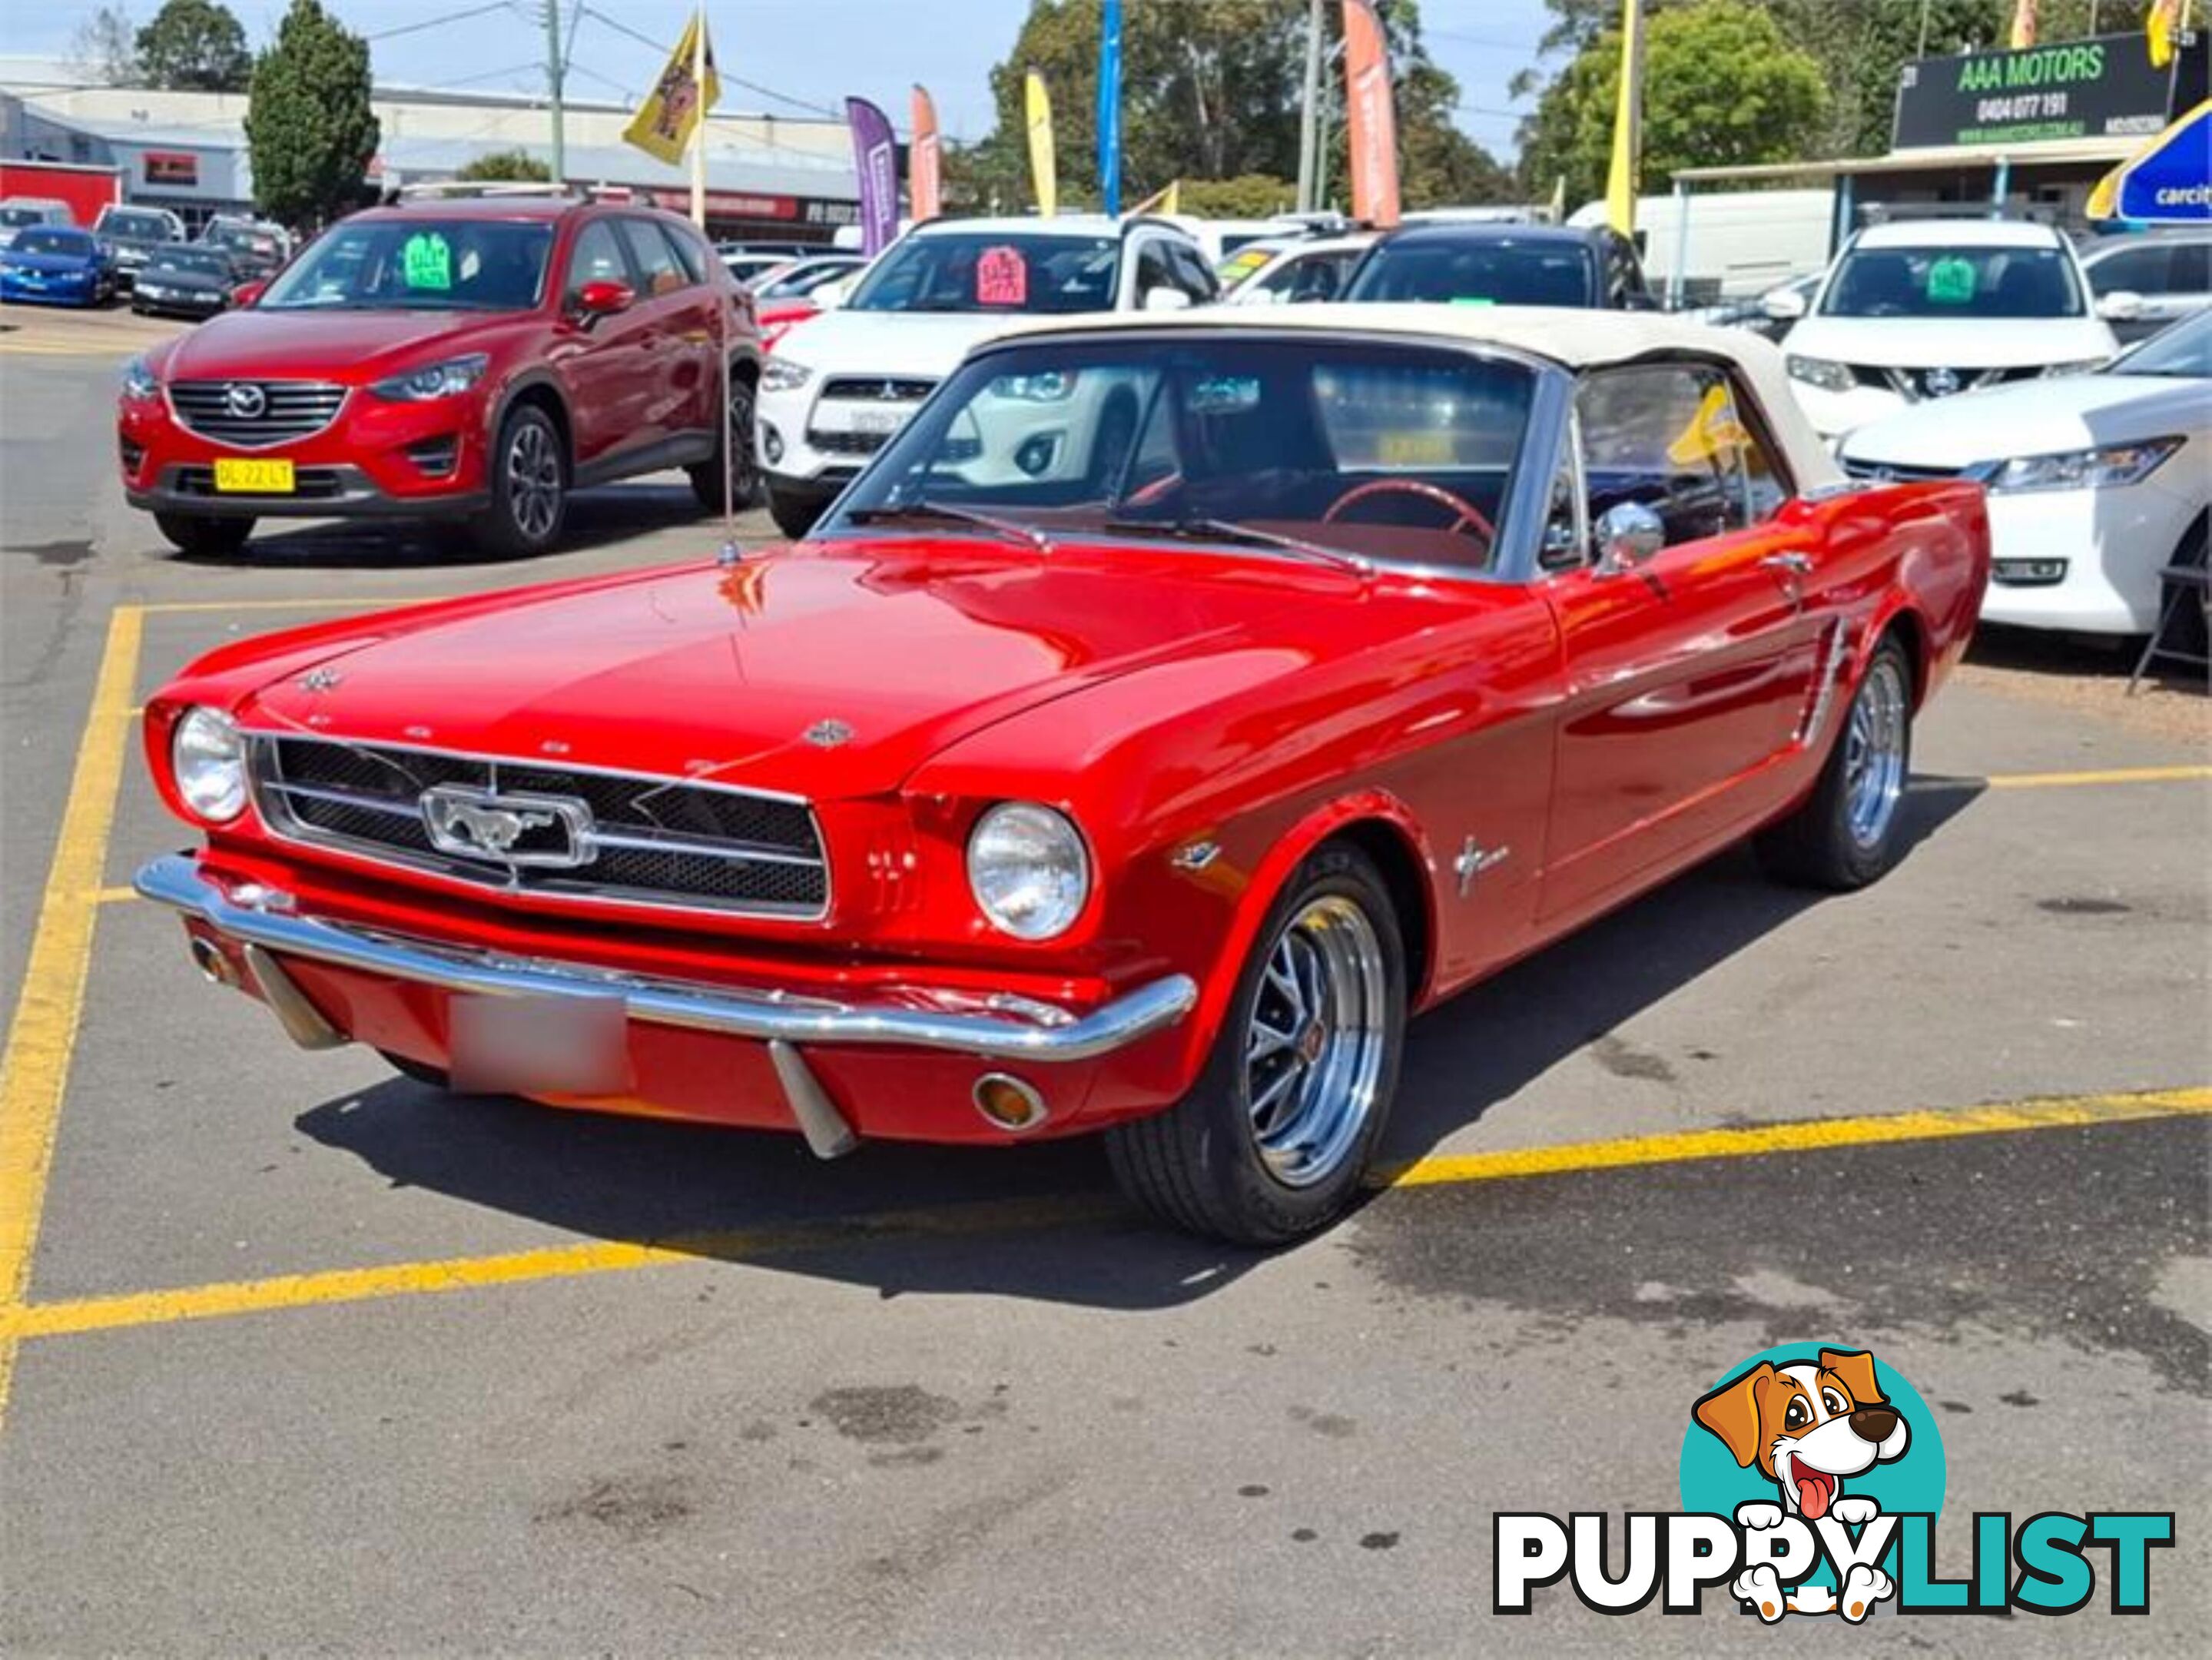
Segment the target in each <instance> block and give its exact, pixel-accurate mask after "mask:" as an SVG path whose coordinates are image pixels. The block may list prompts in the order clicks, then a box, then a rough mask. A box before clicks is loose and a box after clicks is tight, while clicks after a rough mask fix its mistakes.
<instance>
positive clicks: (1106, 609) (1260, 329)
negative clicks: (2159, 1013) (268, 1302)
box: [138, 307, 1988, 1243]
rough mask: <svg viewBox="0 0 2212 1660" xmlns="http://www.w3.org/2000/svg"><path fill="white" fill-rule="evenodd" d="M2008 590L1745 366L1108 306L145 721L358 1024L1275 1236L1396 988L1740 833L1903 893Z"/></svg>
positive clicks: (1310, 1201)
mask: <svg viewBox="0 0 2212 1660" xmlns="http://www.w3.org/2000/svg"><path fill="white" fill-rule="evenodd" d="M1987 563H1988V534H1987V527H1986V524H1985V521H1984V514H1983V507H1982V498H1981V492H1980V489H1979V488H1978V486H1976V485H1973V484H1968V483H1948V482H1947V483H1906V484H1897V485H1892V486H1886V487H1876V486H1853V485H1850V484H1847V483H1844V481H1843V480H1842V479H1841V478H1840V477H1838V474H1837V473H1836V471H1835V470H1834V469H1833V467H1832V465H1830V463H1829V460H1828V459H1827V457H1826V454H1825V453H1823V451H1822V450H1821V449H1820V446H1819V444H1818V443H1817V442H1816V441H1814V437H1813V435H1812V433H1811V431H1810V429H1808V426H1807V425H1806V423H1804V421H1803V420H1802V418H1801V417H1800V416H1799V415H1798V413H1797V410H1796V407H1795V405H1794V404H1792V403H1791V401H1790V396H1789V393H1788V391H1787V388H1786V386H1785V383H1784V379H1783V375H1782V369H1781V361H1780V359H1779V357H1778V356H1776V354H1775V353H1774V351H1773V350H1772V349H1771V347H1769V346H1767V345H1766V344H1765V343H1764V342H1762V341H1759V340H1757V339H1755V338H1752V337H1747V336H1740V335H1735V334H1723V333H1720V332H1716V331H1708V330H1703V329H1699V328H1695V327H1691V326H1687V325H1676V324H1673V323H1669V322H1667V321H1663V320H1658V319H1651V318H1648V317H1642V316H1638V315H1634V314H1623V315H1620V316H1614V315H1610V314H1602V313H1600V314H1589V315H1583V314H1577V315H1575V316H1573V317H1571V318H1567V317H1564V316H1563V315H1562V314H1561V313H1556V312H1553V313H1514V312H1511V311H1504V310H1499V311H1455V310H1448V309H1444V308H1440V307H1425V308H1419V309H1411V310H1401V309H1398V308H1395V307H1359V308H1357V309H1350V308H1343V309H1340V308H1335V307H1299V308H1297V310H1296V311H1295V312H1294V313H1287V314H1286V313H1263V312H1253V313H1243V314H1240V313H1237V312H1235V311H1225V312H1213V313H1192V314H1189V315H1182V316H1173V315H1170V316H1159V315H1147V316H1139V317H1134V318H1132V319H1128V320H1127V322H1123V323H1115V322H1101V321H1097V320H1088V321H1086V320H1083V319H1072V320H1069V321H1067V322H1066V323H1063V324H1060V325H1056V326H1053V327H1049V328H1043V329H1038V330H1034V331H1024V332H1021V333H1018V334H1014V335H1012V336H1009V337H1006V338H1003V339H1001V340H1000V341H998V342H996V343H994V344H990V345H987V346H986V347H984V348H982V349H981V350H978V351H977V352H975V354H974V355H973V356H970V357H969V360H968V361H967V362H966V363H964V364H963V366H962V367H961V368H959V369H957V371H955V373H954V374H952V375H951V377H950V378H949V379H948V380H945V382H944V383H943V384H942V385H940V386H939V387H938V388H937V390H936V392H934V394H933V396H932V397H931V398H929V400H928V402H927V404H925V405H924V406H923V407H922V408H921V410H920V411H919V412H918V413H917V414H916V415H915V417H914V419H913V420H912V421H911V422H909V423H907V425H906V426H905V427H904V428H903V429H902V430H900V431H899V432H898V433H896V435H894V436H892V437H891V438H890V439H889V440H888V441H886V442H885V443H884V446H883V447H882V448H881V449H880V450H879V451H878V453H877V454H876V456H875V458H874V459H873V460H872V463H871V464H870V465H869V466H868V468H867V469H866V471H865V472H864V473H863V474H862V475H861V476H860V477H859V478H858V479H857V480H856V481H855V482H854V483H853V485H852V486H851V487H850V488H849V489H848V490H847V492H846V494H845V495H844V496H843V497H842V499H841V500H840V502H838V504H837V506H836V508H835V509H834V510H833V511H832V512H831V513H830V514H829V516H828V517H827V518H826V519H825V520H823V524H822V526H821V527H820V528H819V529H818V530H817V532H815V534H814V536H813V537H812V538H811V539H810V540H808V541H806V542H805V543H802V544H798V545H796V546H793V547H790V548H786V549H781V550H775V551H771V552H764V553H757V554H755V553H748V554H745V555H744V556H742V557H734V558H733V557H729V556H726V557H725V558H724V559H722V560H720V561H719V562H718V561H703V562H697V563H693V564H688V565H683V566H678V567H674V568H670V569H655V570H646V571H636V572H629V573H625V574H622V575H611V576H605V577H599V578H594V579H592V580H588V581H574V582H567V583H562V584H559V585H556V586H550V587H539V588H534V589H529V590H525V591H522V592H518V593H501V594H495V595H490V596H487V597H483V598H478V599H464V600H458V601H453V602H449V603H442V604H438V605H424V606H420V607H416V608H415V609H412V610H407V611H393V612H391V613H388V614H386V615H383V616H378V617H364V618H359V619H353V620H348V621H343V622H337V623H323V624H319V625H317V626H314V627H311V628H306V629H295V630H293V631H290V632H289V633H284V634H278V635H270V636H268V637H266V638H264V639H260V640H255V641H251V642H246V643H244V644H240V645H234V646H231V647H228V648H224V649H222V650H221V651H218V652H216V653H215V654H212V655H210V656H209V657H206V658H204V659H203V660H201V661H199V662H198V663H197V664H195V665H194V666H192V667H191V669H189V670H188V671H186V672H185V673H184V674H183V675H182V676H180V677H179V678H178V679H177V680H176V681H175V682H174V683H173V684H171V685H169V686H168V687H167V688H166V689H165V690H162V691H161V694H160V695H159V696H157V697H155V699H154V700H153V701H152V702H151V703H150V704H149V708H148V711H147V721H146V736H147V744H148V748H149V753H150V755H151V757H152V761H153V766H154V771H155V776H156V777H157V779H158V780H159V782H160V786H161V791H162V794H163V795H164V796H165V798H166V799H167V802H168V804H169V806H171V807H172V808H173V810H174V811H176V812H178V813H179V815H181V816H182V817H183V818H185V819H186V820H187V821H189V822H190V823H191V824H194V825H195V826H197V827H198V828H199V829H201V830H204V832H205V835H206V838H207V846H206V848H205V849H204V851H202V852H200V853H198V854H190V855H185V854H180V855H178V856H174V857H170V858H164V859H160V860H155V862H154V863H152V864H151V865H149V866H147V867H146V869H145V870H144V871H143V872H142V873H140V875H139V878H138V887H139V891H141V892H143V893H144V894H145V895H146V896H147V897H149V898H153V899H157V900H160V901H161V902H163V903H167V904H169V905H172V906H173V907H175V908H176V909H178V910H179V911H180V912H181V913H183V915H184V917H185V927H186V929H187V931H188V932H189V934H190V936H191V950H192V954H193V956H194V957H195V958H196V959H197V961H198V963H199V965H200V967H201V968H202V969H203V970H204V971H205V972H206V973H207V974H208V975H209V976H210V977H212V978H213V979H215V980H216V981H218V982H222V983H224V984H227V985H232V986H235V987H238V988H241V989H243V990H245V991H246V992H248V993H251V994H253V995H255V996H258V997H259V998H260V999H261V1000H263V1001H264V1003H266V1004H267V1005H268V1006H269V1008H270V1011H271V1012H273V1014H274V1015H275V1017H276V1019H277V1021H278V1022H279V1024H280V1025H282V1026H283V1029H284V1031H286V1032H287V1033H288V1034H289V1036H290V1037H292V1038H293V1039H294V1040H295V1041H296V1042H298V1043H303V1044H306V1045H308V1046H310V1047H321V1046H324V1045H328V1044H334V1043H343V1042H348V1041H352V1042H356V1043H368V1044H371V1045H373V1046H374V1047H375V1048H376V1049H380V1050H381V1051H383V1052H384V1053H385V1054H386V1055H388V1056H390V1057H391V1059H392V1061H393V1063H394V1064H395V1065H397V1066H398V1067H400V1068H401V1070H403V1071H404V1072H406V1073H409V1074H410V1075H411V1076H415V1077H417V1078H422V1079H429V1080H432V1081H434V1082H436V1083H439V1084H441V1085H446V1086H448V1087H452V1088H454V1089H458V1090H463V1091H477V1090H502V1091H513V1092H514V1093H518V1094H521V1095H526V1096H529V1097H532V1098H536V1099H538V1100H542V1101H546V1102H549V1103H554V1104H561V1105H568V1106H580V1107H591V1108H596V1109H600V1110H608V1111H615V1112H629V1113H644V1114H653V1115H656V1116H669V1117H678V1118H686V1119H695V1120H704V1121H709V1122H716V1123H724V1124H733V1125H748V1126H764V1127H773V1128H796V1129H797V1130H798V1131H799V1133H800V1134H803V1135H804V1136H805V1138H806V1140H807V1141H808V1142H809V1144H810V1145H811V1146H812V1147H813V1148H814V1149H815V1150H816V1151H817V1152H819V1153H821V1154H823V1156H825V1157H827V1156H830V1155H833V1154H836V1153H839V1152H843V1151H845V1150H846V1149H848V1147H850V1146H853V1145H854V1143H855V1142H856V1141H858V1140H866V1139H868V1138H871V1137H881V1138H885V1139H895V1140H928V1141H967V1142H1005V1141H1012V1140H1022V1139H1025V1138H1031V1137H1038V1136H1051V1135H1061V1134H1079V1133H1082V1132H1085V1131H1091V1130H1099V1131H1103V1132H1104V1133H1105V1134H1106V1136H1107V1138H1108V1146H1109V1152H1110V1153H1111V1158H1112V1163H1113V1165H1114V1168H1115V1171H1116V1172H1117V1173H1118V1175H1119V1177H1120V1179H1121V1182H1122V1183H1123V1184H1124V1185H1125V1186H1126V1187H1127V1189H1128V1190H1129V1191H1130V1192H1131V1193H1132V1194H1133V1195H1135V1196H1136V1197H1137V1198H1138V1199H1139V1200H1141V1201H1143V1202H1145V1203H1146V1204H1147V1205H1149V1206H1151V1207H1153V1208H1154V1209H1155V1210H1157V1211H1158V1212H1159V1213H1162V1214H1163V1215H1164V1216H1166V1217H1168V1218H1170V1219H1173V1220H1175V1221H1176V1222H1179V1223H1182V1224H1183V1225H1187V1226H1189V1227H1191V1228H1194V1229H1198V1230H1200V1231H1206V1232H1208V1233H1212V1234H1215V1235H1219V1236H1223V1237H1228V1238H1231V1239H1237V1240H1243V1241H1249V1242H1254V1243H1267V1242H1273V1241H1280V1240H1285V1239H1288V1238H1291V1237H1295V1236H1297V1235H1298V1234H1300V1233H1303V1232H1305V1231H1309V1230H1311V1229H1313V1228H1316V1227H1318V1226H1320V1225H1322V1224H1323V1223H1324V1222H1326V1221H1327V1220H1328V1219H1329V1218H1330V1217H1332V1216H1333V1215H1334V1214H1335V1213H1337V1212H1338V1211H1339V1210H1340V1209H1341V1208H1342V1207H1344V1206H1345V1205H1346V1202H1347V1201H1349V1200H1350V1198H1351V1197H1352V1194H1353V1192H1354V1190H1355V1189H1356V1187H1357V1185H1358V1181H1359V1178H1360V1174H1361V1171H1362V1170H1363V1169H1364V1166H1365V1165H1366V1164H1367V1163H1368V1161H1369V1159H1370V1157H1371V1155H1372V1154H1373V1152H1374V1149H1375V1147H1376V1142H1377V1140H1378V1139H1379V1138H1380V1136H1381V1135H1382V1134H1383V1124H1384V1120H1385V1117H1386V1116H1387V1114H1388V1112H1389V1106H1390V1101H1391V1097H1392V1094H1393V1091H1395V1087H1396V1084H1397V1077H1398V1067H1399V1057H1400V1054H1401V1045H1402V1041H1403V1037H1404V1032H1405V1027H1406V1021H1407V1016H1408V1015H1409V1014H1411V1013H1414V1012H1419V1011H1421V1010H1423V1009H1425V1008H1427V1007H1429V1006H1431V1005H1433V1004H1436V1003H1437V1002H1439V1001H1441V1000H1443V999H1444V998H1446V997H1449V995H1451V994H1453V993H1454V992H1455V991H1458V990H1461V989H1462V988H1465V987H1467V986H1468V985H1469V984H1471V983H1473V982H1474V981H1476V980H1479V979H1480V978H1481V977H1482V976H1486V975H1487V974H1490V973H1492V972H1493V971H1495V970H1498V968H1500V967H1501V966H1502V965H1504V964H1507V963H1510V962H1511V961H1512V960H1513V959H1514V958H1518V957H1521V956H1523V955H1525V954H1527V953H1528V952H1531V951H1533V950H1534V949H1535V948H1537V947H1538V946H1541V945H1543V944H1544V943H1545V942H1546V941H1547V940H1551V939H1557V938H1558V937H1559V935H1561V934H1563V933H1566V932H1567V931H1569V930H1570V929H1572V928H1574V927H1577V926H1578V925H1579V924H1581V923H1583V922H1584V921H1588V920H1589V919H1590V918H1591V917H1593V916H1595V915H1598V914H1599V913H1601V912H1602V911H1605V910H1607V909H1610V908H1612V907H1613V906H1616V905H1619V904H1620V903H1623V902H1624V901H1626V900H1627V899H1629V898H1631V897H1633V896H1634V895H1636V894H1638V893H1639V892H1641V891H1644V890H1646V889H1648V888H1650V887H1651V886H1652V885H1654V884H1656V883H1659V882H1662V881H1664V880H1665V879H1667V878H1668V877H1669V876H1671V875H1673V874H1674V873H1677V872H1679V871H1680V870H1682V869H1683V868H1684V867H1685V866H1689V865H1692V864H1694V863H1695V862H1697V861H1698V860H1701V859H1704V858H1705V857H1706V856H1707V855H1709V854H1711V853H1713V852H1714V851H1715V850H1716V849H1717V848H1722V847H1723V846H1725V845H1727V844H1728V843H1729V842H1734V841H1736V840H1737V839H1739V838H1741V837H1743V836H1752V835H1755V836H1756V837H1757V840H1758V846H1759V849H1760V851H1761V853H1762V854H1764V856H1765V859H1766V860H1767V862H1768V864H1769V865H1770V866H1771V868H1772V869H1773V870H1774V871H1775V872H1777V873H1778V874H1780V875H1782V876H1784V877H1786V878H1789V879H1793V880H1797V881H1802V882H1809V883H1813V884H1816V885H1823V886H1826V887H1831V888H1850V887H1856V886H1857V885H1861V884H1863V883H1866V882H1869V881H1871V880H1873V879H1875V878H1876V877H1878V876H1880V875H1881V873H1882V872H1883V871H1884V870H1885V869H1886V868H1887V866H1889V865H1890V863H1891V862H1892V861H1893V860H1894V859H1895V857H1896V856H1897V854H1898V851H1899V801H1900V798H1901V796H1902V794H1903V791H1904V789H1905V780H1906V773H1907V769H1908V763H1909V761H1910V757H1911V723H1912V719H1913V715H1914V713H1915V711H1916V710H1917V708H1919V707H1920V705H1921V703H1922V702H1923V701H1924V700H1925V699H1926V698H1927V697H1928V696H1929V693H1930V692H1931V691H1932V690H1934V688H1935V687H1936V684H1938V683H1939V682H1940V681H1941V680H1942V678H1943V677H1944V675H1945V673H1946V672H1948V670H1949V669H1950V668H1951V666H1953V664H1954V663H1955V662H1956V660H1957V659H1958V657H1959V655H1960V653H1961V652H1962V651H1963V650H1964V649H1965V648H1966V642H1967V638H1968V635H1970V633H1971V632H1972V628H1973V624H1974V620H1975V617H1976V614H1977V610H1978V605H1979V602H1980V595H1981V592H1982V585H1983V581H1984V575H1985V574H1986V567H1987Z"/></svg>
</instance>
